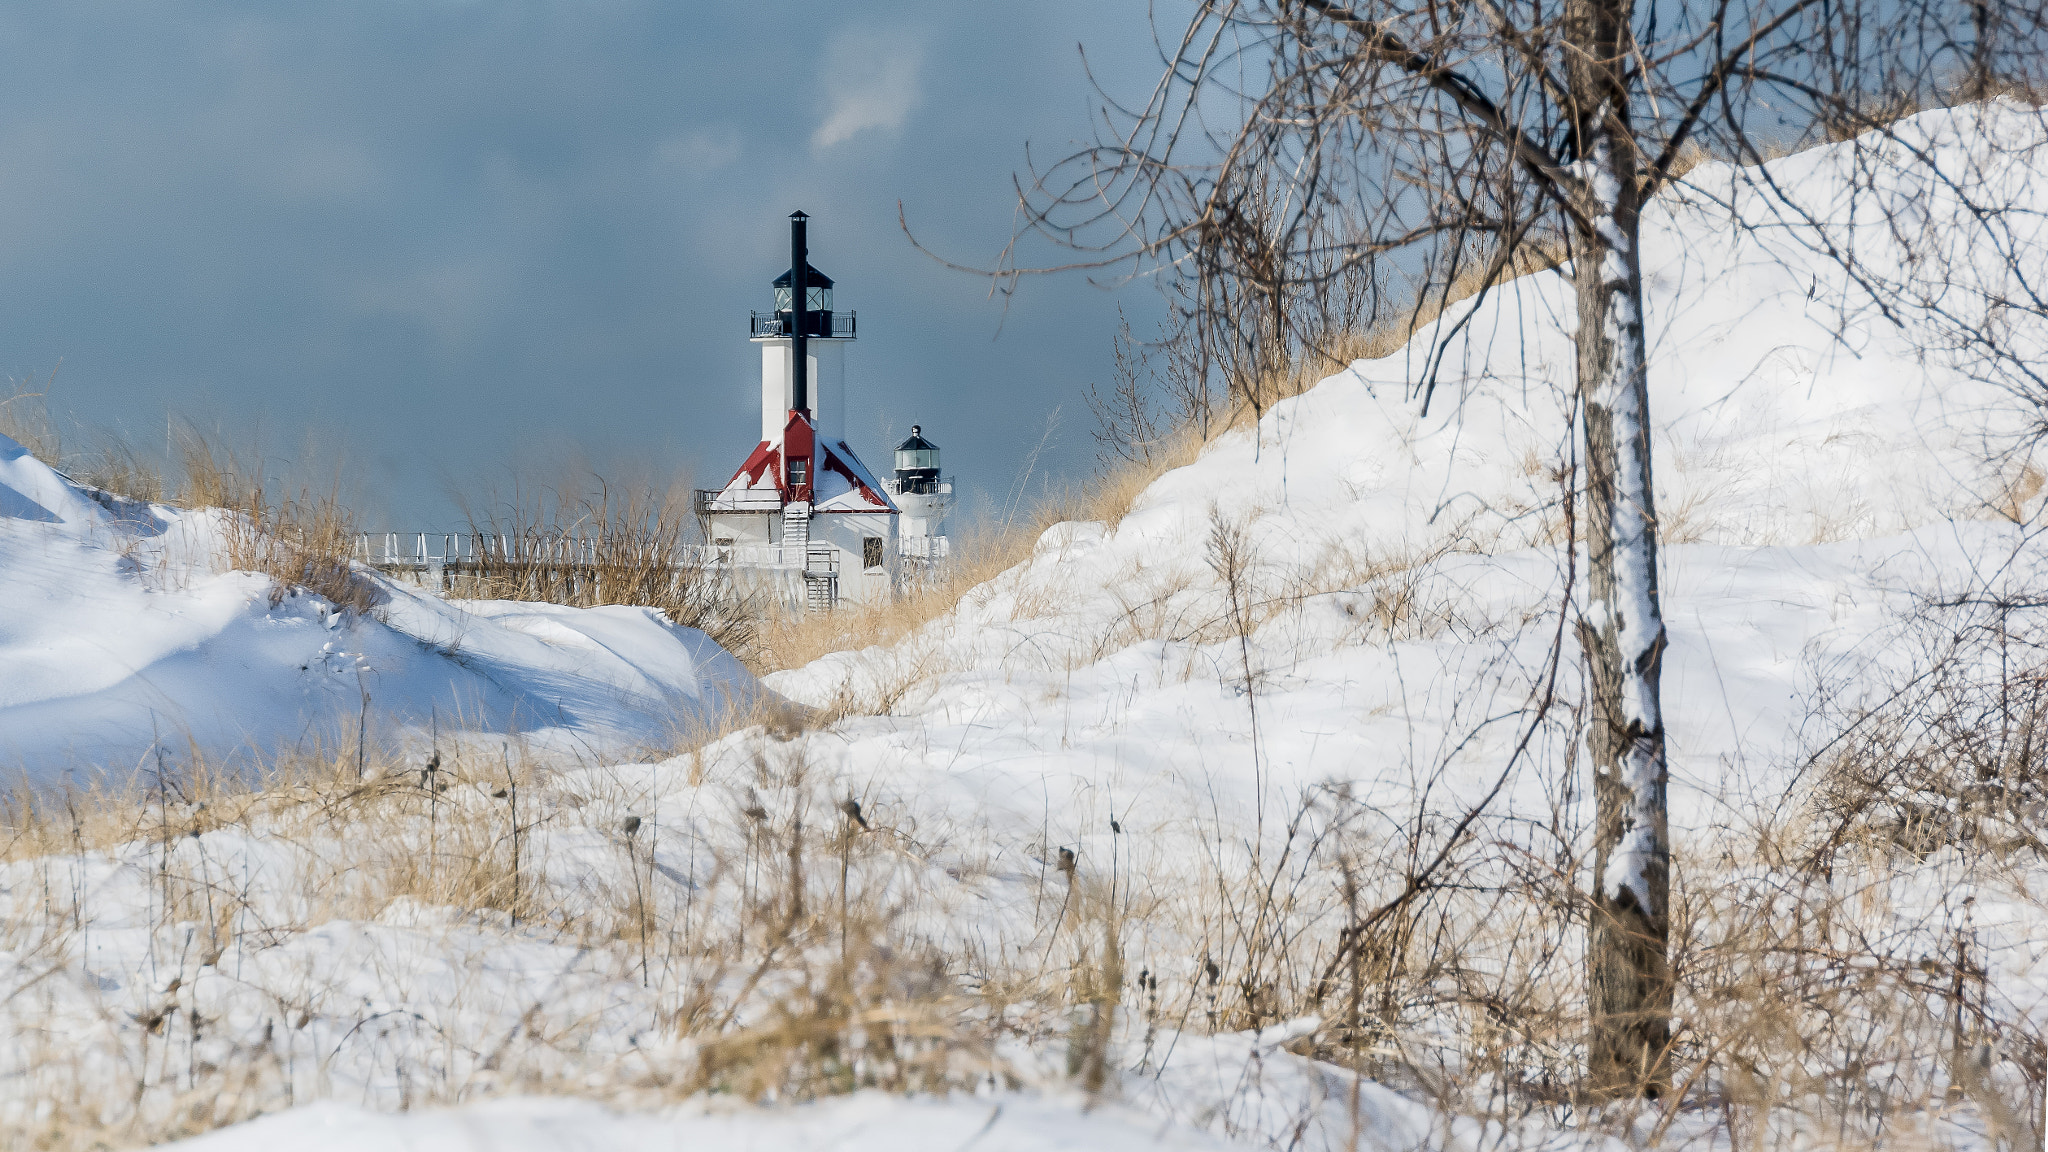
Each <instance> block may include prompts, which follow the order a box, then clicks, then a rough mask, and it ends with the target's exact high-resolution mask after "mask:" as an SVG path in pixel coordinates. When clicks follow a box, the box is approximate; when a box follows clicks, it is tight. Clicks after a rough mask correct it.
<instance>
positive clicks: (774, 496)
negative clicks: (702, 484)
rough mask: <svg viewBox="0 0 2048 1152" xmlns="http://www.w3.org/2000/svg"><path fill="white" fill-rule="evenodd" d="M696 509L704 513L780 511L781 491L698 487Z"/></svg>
mask: <svg viewBox="0 0 2048 1152" xmlns="http://www.w3.org/2000/svg"><path fill="white" fill-rule="evenodd" d="M697 511H698V512H699V513H700V514H704V515H715V514H717V513H720V512H780V511H782V493H781V492H778V491H776V490H775V489H773V488H732V489H719V488H699V489H697Z"/></svg>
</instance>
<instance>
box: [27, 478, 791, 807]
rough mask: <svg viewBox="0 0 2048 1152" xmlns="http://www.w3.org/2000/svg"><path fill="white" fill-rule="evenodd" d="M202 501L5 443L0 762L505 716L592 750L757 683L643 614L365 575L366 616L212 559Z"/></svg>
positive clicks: (491, 724) (481, 724) (707, 708)
mask: <svg viewBox="0 0 2048 1152" xmlns="http://www.w3.org/2000/svg"><path fill="white" fill-rule="evenodd" d="M218 530H219V522H218V520H217V519H216V514H212V513H204V512H201V513H194V512H185V511H180V510H176V509H172V508H167V507H162V506H144V505H138V504H133V503H128V502H123V501H118V500H115V499H113V498H111V497H104V496H102V497H101V498H100V499H95V498H94V495H93V494H92V493H90V492H88V491H86V490H85V489H82V488H80V487H78V486H77V485H74V484H72V483H71V482H70V481H68V480H66V479H65V478H64V477H63V476H61V475H59V474H58V473H56V472H54V471H52V470H51V469H50V468H49V467H48V466H46V465H44V464H43V463H41V462H40V461H38V460H36V459H35V458H34V457H32V456H30V455H28V454H27V453H26V452H24V451H23V450H22V449H21V447H20V446H19V445H17V444H15V443H14V442H13V441H11V440H7V439H5V438H0V769H4V770H7V771H14V770H25V771H26V772H27V773H28V775H29V776H30V777H31V778H33V779H36V780H44V781H46V780H49V779H52V778H54V777H55V776H56V775H58V774H61V773H64V772H66V771H69V770H79V771H84V772H87V773H90V772H92V771H94V770H109V771H112V772H114V773H115V774H117V775H119V774H122V773H123V772H124V771H125V770H132V769H134V768H135V767H137V766H139V765H140V763H141V761H142V760H144V759H145V758H148V759H152V760H153V758H154V757H153V752H152V749H153V748H158V747H160V748H163V749H166V750H167V751H168V753H169V755H170V756H172V757H174V758H176V759H178V760H183V759H184V758H186V757H188V756H190V755H192V754H194V752H195V750H196V752H197V753H198V754H201V755H204V756H206V757H208V758H209V759H212V760H215V761H221V760H228V759H233V758H234V757H236V756H237V755H240V754H244V753H251V752H257V753H268V752H272V751H275V750H278V749H293V748H300V749H310V748H314V747H322V746H324V747H330V748H331V747H335V746H337V745H338V744H349V743H352V741H353V739H354V729H355V725H356V723H357V719H358V713H359V711H361V709H362V703H363V695H364V693H366V692H367V693H368V695H369V697H370V711H371V714H372V716H373V717H375V718H376V719H375V722H376V723H377V724H378V726H379V728H380V732H379V734H380V735H383V734H388V733H389V731H390V730H391V729H393V728H402V727H407V726H411V727H430V726H432V725H433V724H434V723H436V721H437V720H438V723H439V724H440V725H441V726H442V728H443V730H446V731H454V730H471V731H479V732H493V733H507V732H519V733H523V734H526V735H528V736H529V737H530V738H532V739H534V740H536V741H538V742H539V743H541V744H543V745H553V746H557V747H560V748H562V749H564V750H566V751H572V752H580V753H583V754H586V755H597V754H599V750H601V749H609V750H610V754H617V753H618V752H619V751H620V750H622V749H625V748H631V747H637V746H644V745H648V744H657V745H658V744H661V743H664V742H666V741H667V740H668V739H669V738H670V737H672V736H673V735H674V733H675V732H677V731H680V730H683V729H685V728H687V726H688V725H690V724H691V723H693V722H695V721H701V720H703V719H705V718H708V717H709V716H712V715H716V714H717V713H719V712H720V711H721V710H722V709H724V708H727V707H728V706H731V705H732V704H734V703H740V702H743V701H744V699H745V698H747V697H748V696H749V694H751V693H753V692H756V691H758V689H757V688H756V687H755V685H754V683H753V680H752V677H751V676H750V675H749V674H748V673H747V672H746V671H745V670H744V669H743V668H741V667H740V666H739V665H738V663H737V662H735V661H734V660H733V659H732V658H731V657H730V656H729V655H727V654H726V653H725V652H724V651H723V650H721V649H720V648H719V647H718V646H717V645H716V644H713V643H712V642H711V641H710V640H708V639H707V638H706V637H705V636H703V635H702V634H701V633H699V632H697V631H695V630H693V629H687V628H678V627H676V626H674V625H672V624H670V623H668V622H667V621H666V620H664V619H663V618H661V617H660V616H659V614H657V613H655V612H653V611H652V610H648V609H640V608H628V607H609V608H596V609H572V608H559V607H555V606H552V605H546V604H523V603H509V602H489V603H450V602H445V601H442V600H440V599H438V598H435V597H431V596H425V595H421V594H420V593H419V592H417V591H415V590H413V589H410V588H408V587H405V586H402V585H397V584H392V583H389V582H381V584H382V590H383V592H384V594H385V595H386V597H387V600H386V603H385V604H384V606H383V608H382V610H381V611H380V612H379V613H378V614H377V615H378V616H379V617H381V618H356V617H353V616H344V615H342V614H340V613H337V612H336V611H334V609H333V606H332V605H330V604H328V603H327V602H325V601H324V600H322V599H320V598H319V597H317V596H311V595H305V594H298V595H289V596H286V597H284V598H283V599H282V600H281V601H280V602H279V603H277V604H276V605H274V606H273V605H272V604H271V596H272V591H273V589H272V585H271V582H270V581H269V579H268V578H266V577H262V576H257V575H253V574H250V573H245V572H219V571H216V570H215V564H214V563H213V553H214V551H215V549H214V548H213V544H214V543H215V541H216V540H217V534H218Z"/></svg>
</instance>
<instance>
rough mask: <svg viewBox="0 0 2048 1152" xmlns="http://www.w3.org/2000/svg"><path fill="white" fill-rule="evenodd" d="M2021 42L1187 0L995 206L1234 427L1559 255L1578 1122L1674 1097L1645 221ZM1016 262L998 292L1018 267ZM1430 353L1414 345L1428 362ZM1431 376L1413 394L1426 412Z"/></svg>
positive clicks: (1720, 7)
mask: <svg viewBox="0 0 2048 1152" xmlns="http://www.w3.org/2000/svg"><path fill="white" fill-rule="evenodd" d="M2043 29H2044V17H2043V14H2042V10H2041V9H2040V8H2039V6H2038V5H2031V4H2028V3H2025V2H2024V0H1674V2H1666V0H1643V2H1642V3H1638V2H1637V0H1360V2H1359V3H1356V4H1351V5H1346V4H1339V3H1334V2H1332V0H1206V2H1202V3H1198V4H1196V5H1195V7H1194V9H1193V12H1192V13H1191V15H1190V16H1189V18H1188V19H1187V22H1186V24H1185V25H1184V26H1182V27H1179V28H1178V30H1177V31H1175V32H1174V33H1173V35H1171V36H1170V37H1163V38H1162V39H1161V40H1160V49H1161V58H1162V61H1163V63H1164V65H1165V67H1164V68H1163V70H1162V72H1161V75H1160V78H1159V80H1158V82H1157V83H1156V85H1154V87H1153V88H1152V90H1151V92H1150V93H1149V95H1148V96H1147V98H1146V100H1145V101H1144V102H1143V103H1142V104H1139V105H1137V106H1135V107H1132V106H1125V105H1121V104H1118V103H1116V102H1114V101H1108V102H1106V103H1105V106H1104V109H1103V113H1102V128H1101V131H1100V134H1099V135H1098V138H1097V141H1096V142H1095V144H1094V145H1093V146H1090V147H1087V148H1084V149H1082V150H1080V151H1078V152H1076V153H1074V154H1073V155H1071V156H1068V157H1066V158H1065V159H1064V160H1062V161H1060V162H1059V163H1056V164H1055V165H1053V166H1052V167H1051V168H1050V169H1047V170H1044V171H1041V172H1038V173H1036V174H1035V175H1034V178H1033V179H1032V180H1031V181H1030V182H1029V183H1028V184H1023V183H1020V187H1019V191H1020V196H1021V198H1022V200H1023V203H1024V206H1025V209H1026V218H1027V220H1028V222H1029V223H1028V228H1029V230H1032V231H1035V232H1037V233H1039V234H1042V235H1044V236H1049V237H1050V238H1051V239H1052V240H1054V241H1055V242H1056V243H1058V244H1061V245H1064V246H1067V247H1069V248H1072V249H1076V250H1079V251H1080V252H1081V253H1082V255H1081V256H1080V257H1079V258H1078V259H1077V260H1076V261H1075V262H1073V263H1067V264H1063V265H1061V267H1062V268H1074V267H1107V266H1112V265H1116V264H1120V263H1124V264H1131V265H1133V266H1135V267H1138V268H1150V269H1153V270H1158V269H1166V270H1171V271H1173V272H1175V273H1177V274H1178V279H1179V280H1180V281H1181V282H1183V283H1191V284H1192V285H1193V287H1192V289H1191V290H1190V291H1191V295H1192V298H1193V301H1194V303H1193V305H1192V307H1191V309H1190V313H1189V314H1190V316H1191V317H1192V322H1193V324H1194V325H1195V326H1196V328H1197V330H1198V331H1199V332H1200V334H1201V346H1202V348H1203V351H1204V356H1205V358H1207V357H1213V358H1214V361H1215V363H1216V364H1217V365H1218V367H1219V370H1220V371H1221V372H1222V374H1223V375H1224V377H1225V379H1226V380H1227V382H1228V383H1229V386H1230V395H1231V399H1232V400H1233V402H1235V403H1237V404H1240V405H1242V406H1244V407H1245V408H1248V409H1250V410H1251V411H1252V412H1253V413H1254V414H1256V413H1257V412H1258V411H1259V410H1261V409H1262V408H1263V407H1264V405H1265V404H1266V403H1267V402H1268V396H1267V395H1266V393H1264V392H1263V391H1262V390H1261V386H1260V384H1259V381H1262V380H1268V379H1271V378H1272V377H1273V376H1274V375H1275V374H1276V373H1277V372H1280V371H1282V370H1284V366H1285V365H1286V364H1287V363H1289V362H1290V361H1291V360H1293V359H1295V358H1297V357H1301V356H1303V355H1304V354H1314V353H1316V352H1317V351H1318V350H1319V349H1321V348H1322V344H1323V342H1325V341H1327V340H1328V339H1329V338H1330V337H1331V335H1332V333H1333V331H1335V330H1337V329H1338V328H1339V327H1341V326H1343V325H1349V324H1356V323H1358V322H1361V321H1366V322H1371V321H1380V322H1384V321H1387V320H1391V319H1397V318H1398V316H1399V312H1400V310H1401V309H1403V308H1406V309H1413V310H1414V314H1416V315H1420V314H1422V313H1423V312H1424V311H1425V310H1430V311H1434V310H1435V309H1436V308H1440V307H1441V306H1442V305H1443V304H1444V302H1446V301H1447V300H1448V299H1450V298H1451V295H1452V293H1453V292H1454V291H1459V290H1460V288H1461V286H1464V287H1469V285H1470V284H1471V282H1472V280H1473V278H1474V277H1476V278H1477V279H1478V281H1479V291H1480V295H1481V296H1482V297H1483V295H1484V294H1485V292H1486V291H1487V290H1489V289H1490V288H1491V287H1492V286H1494V285H1495V284H1497V283H1499V282H1500V281H1501V280H1502V279H1504V278H1505V277H1506V276H1507V275H1509V274H1510V273H1511V271H1512V270H1516V269H1517V268H1518V267H1521V266H1526V265H1527V264H1528V263H1529V262H1530V257H1531V254H1532V252H1541V253H1543V254H1544V255H1546V256H1547V255H1549V254H1550V253H1553V252H1555V251H1556V250H1558V249H1560V248H1561V249H1562V250H1563V253H1564V254H1565V255H1566V256H1567V257H1568V258H1569V260H1570V267H1571V272H1570V276H1571V278H1572V280H1573V282H1574V285H1575V288H1576V296H1577V313H1578V324H1577V334H1576V340H1577V348H1578V355H1577V372H1578V392H1579V399H1580V404H1579V409H1578V410H1579V411H1580V412H1582V413H1583V418H1582V421H1581V424H1580V429H1581V431H1582V432H1583V435H1584V437H1585V460H1586V484H1585V488H1584V492H1583V498H1584V499H1585V501H1586V513H1587V514H1586V516H1585V517H1584V520H1583V522H1584V524H1585V526H1586V543H1587V549H1588V556H1589V561H1590V563H1589V571H1588V577H1587V578H1588V593H1589V595H1588V599H1587V610H1586V611H1585V613H1584V615H1583V617H1582V618H1581V620H1580V623H1579V639H1580V642H1581V645H1582V647H1583V649H1584V653H1585V657H1586V663H1587V667H1588V672H1589V679H1590V682H1591V685H1592V693H1593V699H1592V709H1591V713H1592V722H1591V730H1590V733H1589V736H1588V743H1589V745H1590V752H1591V757H1590V759H1591V761H1592V764H1593V769H1594V794H1595V798H1596V799H1595V809H1596V811H1595V821H1594V831H1595V836H1594V845H1593V861H1592V865H1593V871H1592V877H1593V890H1592V892H1591V893H1590V898H1589V901H1588V903H1589V908H1590V929H1589V931H1590V939H1589V946H1588V973H1587V989H1588V1000H1589V1004H1588V1012H1589V1017H1590V1021H1589V1035H1588V1060H1589V1063H1588V1067H1587V1069H1586V1073H1587V1087H1588V1090H1589V1091H1590V1092H1591V1094H1593V1095H1594V1096H1596V1097H1602V1098H1611V1097H1617V1096H1626V1095H1636V1094H1648V1095H1653V1096H1654V1095H1657V1094H1658V1093H1660V1092H1661V1091H1664V1090H1667V1089H1668V1087H1669V1084H1670V1079H1671V1075H1670V1068H1669V1060H1670V1047H1671V1033H1670V1019H1671V1012H1672V978H1671V973H1670V970H1669V966H1668V962H1667V956H1668V936H1669V931H1670V923H1669V891H1670V867H1671V866H1670V842H1669V836H1668V831H1667V827H1666V805H1665V791H1666V782H1667V770H1666V749H1665V727H1664V719H1663V716H1664V709H1663V706H1662V700H1661V683H1660V664H1661V658H1662V654H1663V651H1664V646H1665V629H1664V624H1663V619H1662V615H1661V607H1660V597H1659V590H1658V557H1657V548H1658V527H1657V514H1656V508H1655V504H1654V501H1653V498H1652V492H1653V484H1652V480H1653V476H1652V460H1651V450H1650V414H1649V408H1648V390H1647V377H1646V365H1647V362H1648V355H1647V348H1648V345H1647V340H1646V334H1645V330H1644V310H1643V301H1642V270H1641V266H1640V253H1639V245H1638V237H1639V230H1640V229H1639V220H1640V215H1641V212H1642V209H1643V207H1644V205H1645V204H1646V203H1647V202H1648V201H1649V199H1650V198H1651V197H1652V196H1654V195H1655V194H1656V193H1657V192H1658V190H1659V189H1660V188H1662V187H1663V186H1665V185H1666V184H1667V183H1669V182H1671V181H1672V180H1674V179H1675V178H1677V177H1678V176H1680V175H1681V174H1682V172H1683V171H1684V170H1685V169H1686V168H1687V167H1688V166H1689V165H1691V164H1692V163H1694V162H1696V161H1697V160H1698V159H1699V158H1700V157H1701V156H1703V155H1709V156H1720V157H1726V158H1729V159H1734V160H1738V161H1754V160H1759V159H1761V158H1762V157H1763V156H1764V155H1765V154H1766V153H1767V152H1769V151H1771V150H1773V149H1780V148H1788V147H1798V146H1800V145H1802V144H1804V143H1810V142H1816V141H1821V140H1838V139H1846V138H1851V137H1855V136H1856V135H1857V134H1858V133H1862V132H1865V131H1867V130H1870V129H1882V128H1884V126H1885V125H1886V124H1888V123H1889V122H1890V121H1892V120H1893V119H1896V117H1897V116H1898V115H1899V114H1900V113H1902V112H1905V111H1910V110H1912V109H1913V108H1916V107H1922V106H1926V105H1928V104H1930V103H1937V102H1941V101H1944V100H1951V99H1970V98H1981V97H1983V96H1985V95H1987V94H1993V93H1997V92H2005V91H2011V90H2014V89H2015V88H2027V87H2029V86H2031V85H2033V83H2034V80H2035V76H2036V74H2037V72H2036V70H2037V69H2038V67H2039V64H2038V61H2039V60H2040V59H2041V56H2040V48H2041V47H2042V45H2043V42H2044V35H2043ZM1809 222H1810V223H1814V224H1816V225H1825V224H1828V223H1829V222H1828V221H1824V220H1820V219H1817V218H1810V219H1809ZM1015 252H1016V245H1014V244H1013V245H1012V247H1011V249H1010V251H1009V253H1007V254H1006V257H1005V259H1006V263H1005V265H1004V266H1003V267H1002V268H1001V269H1000V270H999V271H998V273H997V274H998V275H999V276H1006V277H1012V278H1014V277H1015V276H1017V275H1020V274H1022V273H1023V272H1025V271H1027V269H1024V268H1022V267H1021V266H1019V265H1018V264H1016V263H1015V262H1014V253H1015ZM1832 254H1835V255H1837V256H1838V257H1839V258H1842V259H1844V260H1845V261H1848V262H1853V253H1852V252H1850V251H1848V250H1844V251H1842V252H1836V253H1832ZM1052 270H1056V269H1029V271H1052ZM1358 285H1364V286H1366V290H1365V291H1364V292H1362V293H1361V292H1359V291H1358V290H1357V286H1358ZM1346 286H1349V287H1346ZM1872 287H1875V285H1872ZM1396 289H1398V290H1396ZM1347 294H1348V295H1349V296H1350V297H1352V298H1354V299H1361V300H1363V301H1364V304H1363V306H1362V307H1356V308H1353V309H1351V310H1350V312H1349V314H1346V315H1342V316H1341V317H1340V318H1339V319H1337V320H1336V321H1335V323H1333V322H1332V309H1331V308H1330V307H1329V301H1330V300H1331V298H1332V297H1333V296H1344V295H1347ZM1337 311H1339V312H1343V311H1344V310H1343V309H1338V310H1337ZM1467 315H1469V313H1467ZM1456 329H1457V324H1456V322H1455V320H1454V321H1453V322H1451V323H1449V324H1445V325H1439V327H1438V333H1439V335H1438V340H1439V347H1441V345H1442V342H1443V341H1445V340H1447V339H1449V337H1450V336H1452V335H1455V333H1456ZM1979 351H1981V349H1980V350H1979ZM1436 361H1437V357H1436V356H1435V355H1432V356H1431V357H1430V358H1429V359H1428V360H1427V361H1426V362H1425V366H1424V369H1423V370H1422V371H1421V372H1419V373H1418V374H1417V375H1416V378H1415V380H1414V387H1415V389H1416V398H1417V399H1418V400H1419V401H1420V402H1421V403H1422V404H1423V405H1424V407H1425V409H1426V408H1427V405H1428V404H1429V402H1430V397H1431V391H1432V389H1433V387H1434V383H1435V371H1436V370H1435V364H1436ZM1206 362H1207V361H1206V359H1205V363H1206ZM2044 410H2048V408H2044Z"/></svg>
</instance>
